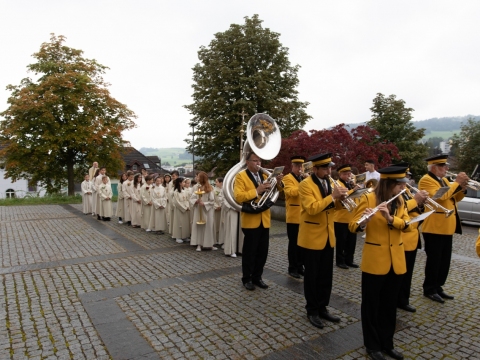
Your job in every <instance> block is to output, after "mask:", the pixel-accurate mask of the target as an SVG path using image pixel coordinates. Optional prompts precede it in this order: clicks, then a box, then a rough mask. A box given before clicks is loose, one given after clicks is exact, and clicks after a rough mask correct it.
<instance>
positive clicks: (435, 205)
mask: <svg viewBox="0 0 480 360" xmlns="http://www.w3.org/2000/svg"><path fill="white" fill-rule="evenodd" d="M407 187H408V189H409V190H410V191H413V193H414V194H416V193H417V192H419V191H420V190H418V189H417V188H414V187H413V186H412V185H410V184H409V183H407ZM425 206H426V207H428V208H429V209H430V210H432V211H436V210H437V209H440V210H442V211H443V212H444V213H445V217H446V218H448V217H449V216H450V215H452V214H453V211H454V210H453V209H452V210H448V209H447V208H444V207H443V206H442V205H440V204H439V203H437V202H436V201H435V200H433V199H432V198H431V197H427V199H426V200H425Z"/></svg>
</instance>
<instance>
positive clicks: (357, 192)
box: [348, 189, 370, 199]
mask: <svg viewBox="0 0 480 360" xmlns="http://www.w3.org/2000/svg"><path fill="white" fill-rule="evenodd" d="M369 192H370V190H369V189H357V190H355V191H354V192H352V193H351V194H350V195H348V197H349V198H351V199H356V198H358V197H360V196H362V195H363V194H365V193H369Z"/></svg>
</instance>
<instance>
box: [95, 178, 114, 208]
mask: <svg viewBox="0 0 480 360" xmlns="http://www.w3.org/2000/svg"><path fill="white" fill-rule="evenodd" d="M102 178H103V175H102V174H98V176H97V177H96V178H95V189H96V190H97V200H96V203H95V205H94V206H95V213H96V214H99V213H100V208H101V201H102V198H101V196H100V190H99V189H100V186H102V185H103V181H102ZM107 178H108V181H107V184H108V185H109V186H111V184H110V178H109V177H108V176H107Z"/></svg>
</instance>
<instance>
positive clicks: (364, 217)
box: [356, 189, 407, 225]
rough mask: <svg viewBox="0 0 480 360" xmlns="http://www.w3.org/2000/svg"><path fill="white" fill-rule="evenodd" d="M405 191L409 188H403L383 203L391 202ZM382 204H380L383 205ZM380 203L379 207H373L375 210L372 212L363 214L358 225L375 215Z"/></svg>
mask: <svg viewBox="0 0 480 360" xmlns="http://www.w3.org/2000/svg"><path fill="white" fill-rule="evenodd" d="M405 191H407V189H403V190H402V191H400V192H399V193H398V194H397V195H395V196H394V197H392V198H391V199H390V200H388V201H384V202H383V203H382V204H386V205H388V204H390V203H391V202H392V201H393V200H395V199H396V198H397V197H399V196H400V195H402V194H403V193H404V192H405ZM382 204H380V205H382ZM380 205H378V206H377V207H375V208H374V209H373V212H371V213H370V214H367V215H362V217H361V218H360V219H358V221H357V222H356V224H357V225H360V224H361V223H363V222H364V221H365V220H368V219H370V218H371V217H372V216H373V215H375V214H376V213H377V212H378V207H379V206H380Z"/></svg>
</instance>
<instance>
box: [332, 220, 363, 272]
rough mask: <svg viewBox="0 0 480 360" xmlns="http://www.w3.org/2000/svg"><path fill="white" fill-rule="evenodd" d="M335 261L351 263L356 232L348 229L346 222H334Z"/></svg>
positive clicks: (355, 243) (355, 244)
mask: <svg viewBox="0 0 480 360" xmlns="http://www.w3.org/2000/svg"><path fill="white" fill-rule="evenodd" d="M333 225H334V229H335V239H336V245H335V248H336V250H335V261H336V263H337V264H352V263H353V256H354V255H355V247H356V246H357V234H356V233H352V232H350V230H348V223H339V222H335V223H334V224H333Z"/></svg>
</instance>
